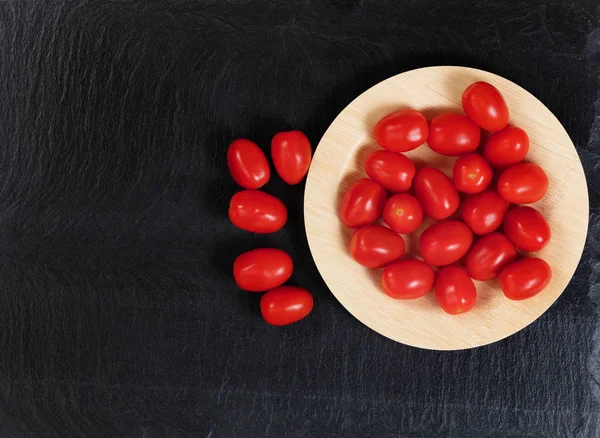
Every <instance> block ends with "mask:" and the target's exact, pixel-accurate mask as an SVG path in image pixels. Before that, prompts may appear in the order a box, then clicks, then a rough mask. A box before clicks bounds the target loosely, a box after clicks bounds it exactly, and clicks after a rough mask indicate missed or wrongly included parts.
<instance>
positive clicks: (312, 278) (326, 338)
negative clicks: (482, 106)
mask: <svg viewBox="0 0 600 438" xmlns="http://www.w3.org/2000/svg"><path fill="white" fill-rule="evenodd" d="M598 12H599V10H598V4H597V2H596V1H594V0H590V1H575V2H567V1H555V2H545V3H542V2H533V1H531V2H519V3H509V2H504V1H485V0H481V1H477V2H469V1H463V2H454V3H450V2H438V1H435V0H423V1H420V2H417V1H404V2H398V1H393V0H381V1H372V2H370V1H350V0H348V1H343V0H339V1H317V0H306V1H298V2H275V1H253V0H251V1H210V2H202V1H174V0H163V1H158V0H155V1H145V2H141V1H140V2H137V1H127V0H120V1H116V0H115V1H79V2H69V3H65V2H62V1H58V0H56V1H3V2H0V99H1V105H0V140H1V141H0V248H1V250H0V435H1V436H7V437H13V436H15V437H17V436H62V437H65V436H140V437H141V436H144V437H158V436H206V437H213V438H215V437H233V436H236V437H258V436H268V437H283V436H305V437H320V436H340V437H341V436H343V437H350V436H357V437H366V436H373V437H387V436H403V437H439V436H449V437H524V436H528V437H529V436H530V437H569V436H575V437H594V436H599V434H600V428H598V422H599V416H598V414H599V407H598V402H599V400H600V387H599V385H598V382H600V365H599V360H600V343H599V342H598V341H600V331H598V328H597V320H598V311H597V308H596V305H597V304H598V303H599V302H600V235H599V231H600V230H599V228H600V219H599V217H600V98H599V97H600V96H599V91H600V89H599V82H598V77H599V76H600V28H599V27H598V26H599V23H598V19H599V13H598ZM440 64H454V65H466V66H472V67H477V68H482V69H486V70H489V71H492V72H494V73H497V74H500V75H502V76H505V77H507V78H508V79H511V80H513V81H514V82H516V83H518V84H520V85H522V86H523V87H525V88H527V89H528V90H529V91H531V92H532V93H533V94H534V95H535V96H537V97H538V98H539V99H541V100H542V101H543V102H544V103H545V104H546V105H547V106H548V107H549V108H550V109H551V110H552V111H553V112H554V113H555V114H556V116H557V117H558V118H559V120H560V121H561V122H562V123H563V124H564V126H565V128H566V129H567V131H568V132H569V133H570V135H571V136H572V138H573V141H574V142H575V144H576V146H577V149H578V152H579V154H580V156H581V159H582V162H583V164H584V167H585V170H586V175H587V178H588V184H589V189H590V205H591V210H590V232H589V236H588V243H587V245H586V250H585V253H584V256H583V259H582V262H581V265H580V267H579V269H578V270H577V273H576V275H575V277H574V279H573V281H572V282H571V284H570V285H569V287H568V288H567V290H566V291H565V293H564V294H563V295H562V297H561V298H560V299H559V300H558V301H557V303H556V304H555V305H554V306H553V307H552V308H551V309H550V310H549V311H548V312H547V313H546V314H545V315H544V316H542V317H541V318H540V319H539V320H538V321H536V322H535V323H534V324H532V325H531V326H530V327H528V328H526V329H525V330H523V331H521V332H519V333H518V334H516V335H514V336H512V337H510V338H508V339H506V340H504V341H501V342H498V343H496V344H493V345H491V346H488V347H484V348H478V349H475V350H470V351H460V352H447V353H441V352H433V351H424V350H418V349H415V348H411V347H407V346H403V345H400V344H396V343H394V342H392V341H390V340H388V339H385V338H383V337H381V336H379V335H378V334H376V333H374V332H372V331H371V330H369V329H368V328H366V327H364V326H363V325H361V324H360V323H359V322H358V321H356V320H355V319H353V318H352V317H351V316H350V315H349V314H348V313H347V312H346V311H345V310H344V309H343V308H342V307H341V305H340V304H339V303H338V302H337V301H336V300H335V299H334V297H333V296H332V294H331V293H330V292H329V291H328V289H327V288H326V287H325V285H324V283H323V281H322V280H321V278H320V277H319V275H318V273H317V271H316V268H315V266H314V264H313V262H312V259H311V257H310V253H309V251H308V248H307V245H306V239H305V236H304V232H303V221H302V197H303V187H302V186H298V187H291V188H290V187H288V186H285V184H283V183H282V182H281V181H280V180H278V179H277V178H273V180H272V181H271V182H270V183H269V184H268V186H266V190H267V191H269V192H270V193H273V194H276V195H277V196H279V197H281V198H282V199H283V200H284V201H285V202H286V204H287V205H288V207H289V210H290V220H289V224H288V225H287V226H286V228H285V229H284V230H283V231H281V232H278V233H276V234H274V235H270V236H260V237H259V236H253V235H250V234H249V233H245V232H243V231H240V230H236V229H234V227H233V226H232V225H230V223H229V221H228V219H227V214H226V210H227V205H228V200H229V198H230V196H231V195H232V194H233V193H234V191H235V190H236V187H235V185H234V184H233V182H232V181H231V180H230V178H229V177H228V174H227V167H226V162H225V151H226V148H227V146H228V144H229V142H230V141H232V140H233V139H235V138H237V137H240V136H245V137H248V138H251V139H254V140H255V141H257V142H258V143H259V144H260V145H261V146H262V147H264V148H267V147H268V144H269V140H270V138H271V136H272V135H273V134H274V133H275V132H277V131H280V130H286V129H291V128H294V129H301V130H304V131H305V132H306V133H307V134H308V135H309V137H310V139H311V140H312V142H313V144H314V145H316V144H317V143H318V141H319V138H320V136H321V135H322V134H323V132H324V131H325V129H326V128H327V126H328V125H329V123H330V122H331V121H332V120H333V118H334V117H335V116H336V114H337V113H338V112H339V111H340V110H341V109H342V108H343V107H344V106H345V105H347V104H348V103H349V102H350V101H351V100H352V99H353V98H354V97H355V96H356V95H357V94H359V93H360V92H362V91H364V90H365V89H367V88H369V87H370V86H372V85H374V84H375V83H377V82H379V81H380V80H383V79H385V78H387V77H389V76H391V75H394V74H397V73H400V72H402V71H406V70H409V69H412V68H417V67H422V66H429V65H440ZM260 245H273V246H277V247H280V248H283V249H285V250H287V251H289V252H290V253H291V255H292V256H293V257H294V259H295V261H296V271H295V273H294V276H293V279H292V280H293V281H292V282H293V283H294V284H298V285H302V286H304V287H307V288H308V289H310V290H311V291H312V292H313V293H314V295H315V297H316V300H317V305H316V308H315V310H314V312H313V313H312V314H311V315H310V316H309V317H308V318H307V319H306V320H304V321H303V322H301V323H298V324H296V325H293V326H289V327H287V328H283V329H274V328H271V327H269V326H267V325H266V324H264V323H263V322H262V320H261V318H260V315H259V311H258V306H257V304H258V298H257V297H256V296H249V295H247V294H245V293H241V292H239V291H238V290H237V289H236V287H235V284H234V282H233V279H232V278H231V273H230V272H231V263H232V260H233V258H234V257H235V256H236V255H237V254H238V253H240V252H242V251H244V250H247V249H250V248H253V247H257V246H260Z"/></svg>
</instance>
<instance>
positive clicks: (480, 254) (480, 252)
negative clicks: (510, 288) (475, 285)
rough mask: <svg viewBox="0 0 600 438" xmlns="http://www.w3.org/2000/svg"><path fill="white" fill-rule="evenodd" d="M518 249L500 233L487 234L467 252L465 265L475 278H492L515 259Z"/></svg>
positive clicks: (484, 279)
mask: <svg viewBox="0 0 600 438" xmlns="http://www.w3.org/2000/svg"><path fill="white" fill-rule="evenodd" d="M516 258H517V249H516V248H515V246H514V245H513V244H512V243H510V241H509V240H508V239H507V238H506V236H504V234H500V233H491V234H486V235H485V236H482V237H480V238H479V240H478V241H477V242H475V243H474V244H473V246H472V247H471V250H470V251H469V252H468V253H467V258H466V260H465V267H466V268H467V272H468V273H469V275H470V276H471V277H472V278H474V279H475V280H482V281H486V280H492V279H494V278H496V277H497V276H498V272H500V271H501V270H502V269H503V268H504V267H505V266H507V265H508V264H510V263H512V262H513V261H515V260H516Z"/></svg>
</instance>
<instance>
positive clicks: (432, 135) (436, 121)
mask: <svg viewBox="0 0 600 438" xmlns="http://www.w3.org/2000/svg"><path fill="white" fill-rule="evenodd" d="M480 140H481V130H480V129H479V126H477V125H476V124H475V123H473V122H472V121H471V120H469V119H468V118H467V117H465V116H463V115H462V114H453V113H450V114H442V115H439V116H437V117H434V118H433V119H432V120H431V123H430V124H429V139H428V140H427V144H428V145H429V147H430V148H431V149H433V150H434V151H436V152H437V153H438V154H442V155H448V156H455V155H464V154H468V153H470V152H473V151H474V150H475V149H477V148H478V147H479V141H480Z"/></svg>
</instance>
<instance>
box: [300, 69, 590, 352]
mask: <svg viewBox="0 0 600 438" xmlns="http://www.w3.org/2000/svg"><path fill="white" fill-rule="evenodd" d="M475 81H487V82H489V83H491V84H493V85H494V86H496V87H497V88H498V89H499V90H500V92H501V93H502V94H503V95H504V98H505V99H506V102H507V104H508V107H509V110H510V115H511V119H510V123H511V124H513V125H515V126H519V127H521V128H523V129H525V131H526V132H527V133H528V134H529V138H530V141H531V144H530V149H529V154H528V155H527V158H526V160H527V161H531V162H534V163H537V164H539V165H541V166H542V168H543V169H544V170H545V171H546V173H547V174H548V178H549V180H550V187H549V189H548V192H547V194H546V195H545V197H544V198H543V199H542V200H541V201H539V202H537V203H536V204H535V205H534V207H535V208H537V209H538V210H540V212H541V213H542V214H543V215H544V216H545V217H546V219H547V220H548V222H549V224H550V227H551V228H552V239H551V241H550V243H549V244H548V246H547V247H546V248H544V250H542V251H540V252H539V253H537V256H539V257H542V258H543V259H545V260H546V261H547V262H548V263H549V264H550V266H551V267H552V269H553V278H552V281H551V282H550V284H549V285H548V286H547V287H546V289H544V290H543V291H542V292H541V293H540V294H539V295H537V296H536V297H533V298H531V299H529V300H525V301H510V300H509V299H507V298H505V297H504V295H503V293H502V291H501V290H500V287H499V285H498V282H497V280H494V281H490V282H476V285H477V291H478V297H477V304H476V305H475V308H474V309H473V310H471V311H470V312H468V313H466V314H463V315H458V316H451V315H448V314H446V313H444V311H443V310H442V309H441V307H440V306H439V305H438V303H437V302H436V299H435V296H434V294H433V293H432V292H430V293H429V294H427V295H426V296H425V297H422V298H419V299H416V300H406V301H405V300H395V299H393V298H390V297H388V296H387V295H385V294H384V293H383V291H382V289H381V271H380V270H370V269H367V268H364V267H362V266H360V265H359V264H358V263H356V262H355V261H354V260H353V259H352V257H351V256H350V254H349V250H348V248H349V242H350V237H351V235H352V232H353V230H352V229H350V228H347V227H345V226H344V225H343V224H342V223H341V221H340V219H339V216H338V210H339V204H340V200H341V197H342V196H343V194H344V193H345V191H346V189H347V188H348V187H349V186H350V184H352V183H353V182H354V181H356V180H357V179H359V178H361V177H365V176H366V174H365V172H364V170H363V163H364V161H365V158H366V156H367V155H368V154H369V153H370V152H373V151H375V150H378V149H380V147H379V146H378V145H377V143H376V142H375V139H374V138H373V135H372V133H373V128H374V126H375V124H376V123H377V121H378V120H379V119H381V118H382V117H383V116H385V115H386V114H388V113H390V112H392V111H394V110H396V109H400V108H414V109H417V110H420V111H422V112H423V113H424V114H425V116H426V117H427V119H431V118H432V117H434V116H436V115H437V114H440V113H443V112H447V111H458V112H462V107H461V96H462V92H463V90H464V89H465V88H466V87H467V86H468V85H469V84H471V83H473V82H475ZM406 155H407V156H409V157H410V158H411V159H413V160H414V162H415V164H417V167H419V166H422V165H424V163H427V164H428V165H433V166H435V167H438V168H440V169H442V170H443V171H445V172H446V173H447V174H448V175H449V176H451V169H452V163H453V162H454V160H455V159H454V158H452V157H444V156H442V155H438V154H436V153H434V152H433V151H432V150H431V149H429V147H428V146H427V145H422V146H420V147H418V148H417V149H415V150H413V151H410V152H408V153H406ZM588 208H589V206H588V194H587V185H586V180H585V175H584V173H583V168H582V166H581V162H580V161H579V157H578V155H577V152H576V150H575V147H574V146H573V142H572V141H571V139H570V138H569V135H568V134H567V132H566V131H565V129H564V128H563V126H562V125H561V124H560V122H559V121H558V120H557V119H556V117H555V116H554V115H553V114H552V113H551V112H550V110H549V109H548V108H546V107H545V106H544V104H542V103H541V102H540V101H539V100H538V99H536V98H535V97H534V96H533V95H531V94H530V93H529V92H527V91H526V90H524V89H523V88H521V87H519V86H518V85H516V84H514V83H512V82H510V81H509V80H507V79H504V78H502V77H500V76H497V75H495V74H492V73H488V72H485V71H481V70H476V69H472V68H464V67H450V66H444V67H428V68H421V69H418V70H412V71H408V72H405V73H402V74H399V75H397V76H394V77H392V78H390V79H387V80H385V81H383V82H381V83H379V84H377V85H375V86H374V87H372V88H370V89H369V90H367V91H366V92H365V93H363V94H361V95H360V96H359V97H357V98H356V99H355V100H354V101H353V102H352V103H351V104H350V105H348V106H347V107H346V108H345V109H344V110H343V111H342V112H341V113H340V114H339V115H338V117H337V118H336V119H335V120H334V122H333V123H332V124H331V126H330V127H329V129H328V130H327V132H326V133H325V135H324V136H323V138H322V139H321V142H320V143H319V146H318V148H317V150H316V152H315V155H314V158H313V161H312V165H311V167H310V172H309V174H308V179H307V183H306V192H305V202H304V217H305V225H306V233H307V237H308V243H309V246H310V250H311V252H312V255H313V258H314V260H315V263H316V265H317V268H318V269H319V272H320V273H321V275H322V276H323V279H324V280H325V282H326V283H327V285H328V287H329V288H330V289H331V291H332V292H333V294H334V295H335V297H336V298H337V299H338V300H339V301H340V302H341V303H342V305H343V306H344V307H345V308H346V309H347V310H348V311H349V312H350V313H351V314H352V315H353V316H354V317H356V318H357V319H358V320H359V321H361V322H362V323H364V324H365V325H367V326H368V327H370V328H371V329H373V330H375V331H376V332H378V333H380V334H382V335H384V336H387V337H388V338H391V339H393V340H395V341H397V342H401V343H403V344H407V345H412V346H415V347H420V348H426V349H432V350H459V349H465V348H472V347H478V346H482V345H486V344H489V343H491V342H495V341H498V340H500V339H503V338H505V337H507V336H510V335H511V334H513V333H515V332H517V331H519V330H521V329H522V328H523V327H526V326H527V325H529V324H530V323H531V322H533V321H534V320H535V319H537V318H538V317H539V316H540V315H542V313H544V312H545V311H546V310H547V309H548V308H549V307H550V306H551V305H552V303H554V301H556V299H557V298H558V297H559V295H560V294H561V293H562V292H563V290H564V289H565V287H566V286H567V284H568V283H569V281H570V279H571V277H572V276H573V272H574V271H575V268H576V267H577V264H578V263H579V259H580V257H581V253H582V251H583V246H584V243H585V238H586V233H587V226H588ZM431 223H432V222H431V221H430V220H429V221H426V223H424V224H423V226H422V227H421V228H420V229H419V230H418V231H417V232H415V233H413V235H411V236H404V237H405V240H406V243H407V254H408V255H412V256H416V257H418V256H419V254H418V245H417V242H418V236H419V234H420V232H421V231H422V230H423V229H424V228H426V227H427V226H428V225H430V224H431Z"/></svg>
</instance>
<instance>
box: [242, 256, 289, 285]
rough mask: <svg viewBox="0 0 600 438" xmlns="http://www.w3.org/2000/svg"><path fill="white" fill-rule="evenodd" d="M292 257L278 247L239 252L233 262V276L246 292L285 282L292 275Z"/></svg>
mask: <svg viewBox="0 0 600 438" xmlns="http://www.w3.org/2000/svg"><path fill="white" fill-rule="evenodd" d="M293 269H294V263H293V262H292V258H291V257H290V256H289V255H288V253H286V252H285V251H282V250H280V249H275V248H257V249H253V250H251V251H248V252H245V253H243V254H240V255H239V256H238V257H237V258H236V259H235V261H234V262H233V278H235V282H236V283H237V285H238V287H239V288H240V289H243V290H247V291H248V292H262V291H265V290H269V289H273V288H274V287H277V286H280V285H282V284H283V283H285V282H286V281H287V280H288V278H290V276H291V275H292V271H293Z"/></svg>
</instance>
